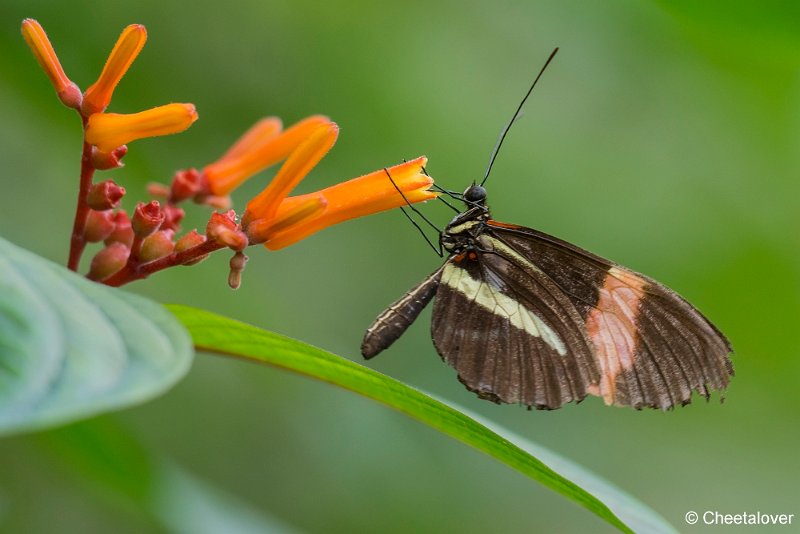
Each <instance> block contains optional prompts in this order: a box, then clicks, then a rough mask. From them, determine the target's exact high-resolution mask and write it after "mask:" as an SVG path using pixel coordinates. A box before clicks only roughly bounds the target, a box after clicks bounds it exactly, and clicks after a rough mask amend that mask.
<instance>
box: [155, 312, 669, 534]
mask: <svg viewBox="0 0 800 534" xmlns="http://www.w3.org/2000/svg"><path fill="white" fill-rule="evenodd" d="M168 308H169V309H170V310H172V312H173V313H175V315H176V316H177V317H178V319H179V320H180V321H181V322H182V323H183V324H184V326H186V328H188V329H189V332H190V333H191V334H192V338H193V340H194V344H195V347H196V348H197V349H198V350H204V351H209V352H215V353H219V354H224V355H228V356H234V357H237V358H243V359H246V360H250V361H253V362H257V363H263V364H269V365H273V366H276V367H281V368H284V369H288V370H290V371H294V372H297V373H300V374H304V375H307V376H310V377H313V378H316V379H318V380H322V381H325V382H329V383H331V384H335V385H337V386H339V387H342V388H345V389H349V390H351V391H354V392H356V393H359V394H361V395H364V396H365V397H369V398H371V399H375V400H377V401H379V402H382V403H384V404H386V405H387V406H390V407H392V408H395V409H396V410H399V411H400V412H402V413H405V414H407V415H409V416H411V417H413V418H415V419H418V420H419V421H421V422H423V423H425V424H427V425H429V426H431V427H433V428H435V429H437V430H439V431H440V432H442V433H444V434H447V435H449V436H452V437H454V438H456V439H458V440H460V441H462V442H464V443H466V444H467V445H471V446H472V447H475V448H476V449H478V450H479V451H482V452H484V453H486V454H488V455H490V456H492V457H494V458H496V459H497V460H500V461H501V462H503V463H505V464H507V465H508V466H510V467H512V468H513V469H516V470H517V471H519V472H520V473H523V474H525V475H527V476H529V477H530V478H532V479H534V480H536V481H538V482H540V483H541V484H543V485H544V486H547V487H548V488H550V489H552V490H554V491H556V492H558V493H560V494H562V495H564V496H565V497H568V498H570V499H572V500H573V501H575V502H577V503H578V504H580V505H581V506H583V507H584V508H586V509H588V510H589V511H591V512H593V513H595V514H596V515H597V516H599V517H600V518H602V519H604V520H605V521H607V522H608V523H610V524H611V525H614V526H615V527H617V528H618V529H620V530H621V531H623V532H631V529H630V528H629V527H628V526H627V525H626V524H625V523H624V522H623V521H622V520H621V519H620V518H619V517H618V515H619V516H623V517H630V518H634V517H635V516H639V515H643V516H647V517H656V518H658V516H657V515H656V514H655V512H652V511H650V510H649V509H647V507H646V506H644V505H642V504H641V503H639V502H637V501H636V500H635V499H633V498H632V497H628V496H625V497H627V499H620V498H619V495H624V494H622V492H620V491H619V490H616V488H613V486H611V485H610V484H606V483H603V482H602V481H601V479H600V478H599V477H596V476H595V475H593V474H591V473H589V472H588V471H586V470H585V469H583V468H580V467H578V466H577V465H575V464H573V463H571V462H568V461H567V460H564V459H563V458H560V457H558V456H557V455H555V454H554V453H549V451H548V454H549V457H548V459H549V460H550V461H553V462H554V463H555V462H560V463H561V466H562V467H563V466H568V467H569V468H570V469H572V473H573V474H581V473H582V474H584V475H585V477H584V478H585V479H586V480H587V481H590V479H591V481H593V482H597V483H595V484H593V488H594V490H595V491H596V492H597V493H598V494H599V495H601V496H604V497H605V496H608V497H609V498H610V500H611V498H613V502H614V503H615V505H617V507H616V508H615V509H614V511H613V512H612V510H611V509H609V507H608V506H606V505H605V504H603V502H601V501H600V500H599V499H598V498H597V497H595V496H593V495H591V494H590V493H589V492H587V491H586V490H584V489H583V488H581V487H579V486H578V485H576V484H575V483H573V482H572V481H570V480H567V479H566V478H565V477H563V476H561V475H560V474H558V473H557V472H555V471H553V470H552V469H550V468H549V467H548V466H547V465H545V464H544V463H543V462H542V461H540V460H539V459H538V458H536V457H535V456H533V454H531V453H530V452H526V451H525V450H524V449H523V448H521V447H519V446H518V445H515V444H514V443H512V441H511V440H509V439H507V437H504V436H503V435H502V434H501V433H498V432H494V431H492V430H490V429H489V428H487V427H486V426H484V425H481V424H480V423H478V422H477V421H475V419H473V418H471V417H469V416H467V415H465V414H464V413H461V412H459V411H458V410H455V409H453V408H451V407H450V406H448V405H446V404H444V403H443V402H440V401H438V400H436V399H433V398H431V397H430V396H428V395H425V394H424V393H421V392H419V391H417V390H416V389H413V388H411V387H409V386H406V385H405V384H402V383H401V382H398V381H397V380H394V379H392V378H389V377H387V376H385V375H382V374H380V373H378V372H376V371H373V370H372V369H369V368H367V367H364V366H362V365H358V364H356V363H354V362H351V361H350V360H347V359H344V358H341V357H339V356H335V355H333V354H330V353H328V352H325V351H323V350H321V349H318V348H315V347H312V346H310V345H307V344H305V343H302V342H300V341H296V340H293V339H289V338H286V337H283V336H280V335H277V334H274V333H271V332H267V331H265V330H261V329H259V328H256V327H254V326H250V325H247V324H244V323H241V322H238V321H234V320H232V319H228V318H225V317H221V316H219V315H215V314H213V313H210V312H207V311H203V310H198V309H194V308H189V307H186V306H175V305H170V306H168ZM540 450H541V451H545V449H540ZM576 478H577V477H576ZM612 490H613V491H612ZM658 520H660V525H661V526H662V527H663V528H662V530H663V531H669V530H670V527H669V525H668V524H667V523H666V521H663V520H661V519H660V518H658ZM658 520H657V521H655V523H658ZM637 524H641V522H638V521H637Z"/></svg>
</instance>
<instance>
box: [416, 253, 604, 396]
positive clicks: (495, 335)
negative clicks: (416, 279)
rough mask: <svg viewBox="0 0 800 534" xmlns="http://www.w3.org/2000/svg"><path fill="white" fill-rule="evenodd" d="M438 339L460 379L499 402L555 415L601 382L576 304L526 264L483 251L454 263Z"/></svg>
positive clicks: (437, 308) (436, 326) (448, 270)
mask: <svg viewBox="0 0 800 534" xmlns="http://www.w3.org/2000/svg"><path fill="white" fill-rule="evenodd" d="M431 332H432V336H433V341H434V345H435V346H436V349H437V351H438V352H439V354H440V355H441V356H442V358H443V359H444V360H445V361H447V362H448V363H449V364H450V365H452V366H453V367H455V368H456V370H457V372H458V376H459V380H461V382H463V383H464V385H465V386H466V387H467V388H468V389H470V390H471V391H474V392H476V393H477V394H478V395H479V396H481V397H483V398H487V399H489V400H493V401H495V402H505V403H519V404H525V405H528V406H534V407H537V408H543V409H555V408H558V407H560V406H562V405H563V404H564V403H567V402H570V401H580V400H581V399H583V398H584V397H585V396H586V394H587V388H588V387H589V386H590V385H591V384H592V383H594V382H596V381H597V379H598V377H599V375H598V371H597V368H596V365H595V362H594V358H593V354H592V348H591V344H590V340H589V339H588V337H587V335H586V334H585V330H584V328H583V320H582V318H581V316H580V314H579V313H578V311H577V310H576V309H575V307H574V305H573V304H572V302H571V301H570V300H569V299H568V298H567V297H566V296H564V294H563V293H562V292H561V290H560V289H559V288H558V287H557V286H556V285H555V284H554V283H553V282H552V280H551V279H550V278H549V277H548V276H547V275H546V274H545V273H543V272H542V271H540V270H539V269H537V268H536V267H535V265H533V264H531V263H530V262H527V261H525V260H524V259H522V258H508V257H504V256H501V255H499V254H492V253H489V254H486V253H482V252H475V253H473V254H468V255H463V256H461V257H458V256H456V257H454V258H451V259H450V260H448V262H447V263H446V264H445V266H444V269H443V271H442V274H441V279H440V283H439V287H438V289H437V292H436V297H435V301H434V309H433V321H432V327H431Z"/></svg>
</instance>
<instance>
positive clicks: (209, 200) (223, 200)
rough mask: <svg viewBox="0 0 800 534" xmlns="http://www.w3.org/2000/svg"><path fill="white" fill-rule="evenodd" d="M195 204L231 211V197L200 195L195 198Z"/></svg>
mask: <svg viewBox="0 0 800 534" xmlns="http://www.w3.org/2000/svg"><path fill="white" fill-rule="evenodd" d="M195 202H197V203H198V204H205V205H206V206H210V207H212V208H214V209H217V210H228V209H231V197H229V196H217V195H203V194H200V195H197V196H196V197H195Z"/></svg>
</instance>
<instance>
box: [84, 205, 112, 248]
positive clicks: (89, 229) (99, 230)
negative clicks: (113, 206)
mask: <svg viewBox="0 0 800 534" xmlns="http://www.w3.org/2000/svg"><path fill="white" fill-rule="evenodd" d="M113 231H114V216H113V215H112V213H111V212H110V211H109V210H105V211H95V210H89V213H88V214H87V215H86V226H85V227H84V228H83V238H84V239H85V240H86V241H88V242H89V243H98V242H100V241H103V240H104V239H105V238H107V237H108V236H110V235H111V232H113Z"/></svg>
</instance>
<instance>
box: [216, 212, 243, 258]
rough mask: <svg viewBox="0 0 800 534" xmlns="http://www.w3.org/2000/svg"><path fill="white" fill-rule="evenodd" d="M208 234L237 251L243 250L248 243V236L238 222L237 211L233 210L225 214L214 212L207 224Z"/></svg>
mask: <svg viewBox="0 0 800 534" xmlns="http://www.w3.org/2000/svg"><path fill="white" fill-rule="evenodd" d="M206 235H207V236H208V238H209V239H213V240H214V241H216V242H217V243H220V244H222V245H225V246H226V247H229V248H231V249H233V250H236V251H241V250H243V249H244V248H245V247H247V245H248V240H247V236H246V235H245V233H244V232H242V231H241V230H239V225H238V224H236V212H234V211H233V210H230V211H228V212H227V213H224V214H222V213H217V212H214V213H212V214H211V218H210V219H209V220H208V225H207V226H206Z"/></svg>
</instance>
